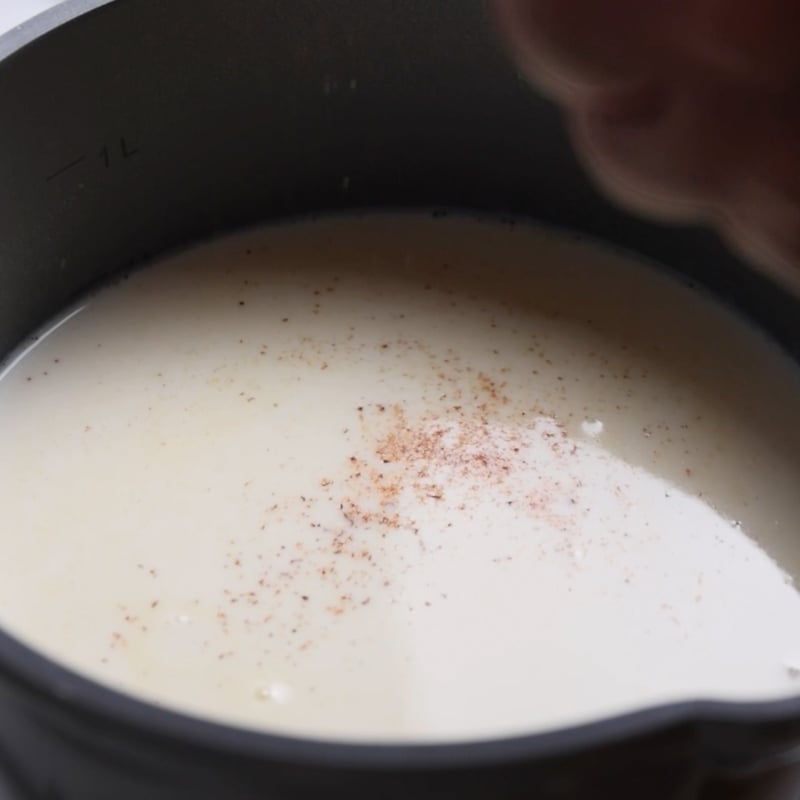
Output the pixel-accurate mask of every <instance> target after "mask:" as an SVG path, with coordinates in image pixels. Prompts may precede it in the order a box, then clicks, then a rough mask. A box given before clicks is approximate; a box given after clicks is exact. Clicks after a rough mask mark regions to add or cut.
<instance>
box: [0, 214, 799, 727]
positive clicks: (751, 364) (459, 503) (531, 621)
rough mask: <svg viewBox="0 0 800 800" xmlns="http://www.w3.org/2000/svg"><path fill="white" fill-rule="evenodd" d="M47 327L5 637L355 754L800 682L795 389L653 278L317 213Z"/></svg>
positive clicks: (635, 270)
mask: <svg viewBox="0 0 800 800" xmlns="http://www.w3.org/2000/svg"><path fill="white" fill-rule="evenodd" d="M62 323H63V324H59V325H58V326H56V327H54V328H53V329H52V330H51V331H50V332H49V333H48V334H47V335H44V336H42V337H40V338H39V340H38V341H37V343H36V346H35V347H33V348H31V349H30V350H29V351H27V352H25V354H24V355H23V356H22V357H20V358H17V359H16V360H13V361H11V362H9V363H8V365H7V368H6V370H5V372H4V373H3V376H2V379H0V443H1V444H0V546H1V547H2V552H3V557H2V559H0V623H2V625H3V626H4V627H6V628H7V630H9V631H10V632H12V633H13V634H14V635H16V636H18V637H19V638H20V639H22V640H23V641H25V642H27V643H29V644H31V645H32V646H34V647H36V648H38V649H40V650H41V651H43V652H45V653H47V654H49V655H50V656H52V657H53V658H55V659H56V660H58V661H60V662H63V663H64V664H67V665H69V666H70V667H72V668H74V669H76V670H78V671H80V672H82V673H84V674H87V675H89V676H91V677H93V678H95V679H97V680H99V681H101V682H103V683H106V684H109V685H112V686H114V687H117V688H119V689H121V690H122V691H125V692H128V693H130V694H133V695H135V696H138V697H141V698H144V699H147V700H150V701H153V702H157V703H161V704H163V705H166V706H168V707H171V708H174V709H179V710H183V711H187V712H189V713H193V714H196V715H200V716H204V717H209V718H213V719H216V720H222V721H225V722H229V723H233V724H238V725H244V726H249V727H255V728H261V729H266V730H270V731H277V732H283V733H292V734H300V735H310V736H322V737H331V738H336V739H358V740H406V741H408V740H411V741H428V740H463V739H470V738H476V737H494V736H502V735H508V734H515V733H522V732H532V731H538V730H542V729H547V728H552V727H554V726H561V725H567V724H574V723H579V722H582V721H586V720H590V719H596V718H598V717H600V716H603V715H607V714H614V713H618V712H624V711H628V710H631V709H635V708H640V707H643V706H646V705H650V704H656V703H664V702H668V701H673V700H683V699H695V698H718V699H727V700H756V699H769V698H777V697H787V696H792V695H796V694H798V693H800V593H798V591H797V590H796V588H795V587H794V585H793V583H792V581H791V579H790V578H789V574H790V573H793V574H797V573H798V571H799V570H798V567H800V534H799V533H798V520H799V519H800V492H798V486H800V426H798V419H797V417H798V415H797V408H798V398H800V377H799V376H800V372H799V371H798V370H797V368H796V367H795V365H794V364H792V363H790V362H789V361H788V360H787V359H786V358H785V357H784V356H782V355H781V354H780V353H779V352H778V351H777V350H776V349H775V348H774V347H773V346H771V345H770V344H769V343H768V342H766V340H765V339H764V338H763V337H762V336H761V335H760V334H759V333H757V332H756V331H755V330H753V329H752V328H750V327H749V326H747V325H745V324H744V323H743V322H741V321H740V320H738V319H736V318H735V317H733V316H732V315H731V314H730V313H728V312H727V311H724V310H722V309H721V308H719V307H717V306H716V305H714V304H712V303H711V302H710V301H709V300H708V299H707V298H705V297H703V296H701V295H699V294H698V293H696V292H693V291H692V290H690V289H688V288H685V287H682V286H680V285H678V283H677V282H675V281H674V280H672V279H669V278H667V277H665V276H663V275H661V274H659V273H658V272H656V271H654V270H652V269H650V268H648V267H646V266H642V265H641V264H639V263H636V262H635V261H632V260H629V259H627V258H623V257H621V256H619V255H616V254H612V253H610V252H607V251H604V250H602V249H599V248H597V247H596V246H588V245H585V244H581V243H576V242H574V241H570V240H569V239H567V238H563V237H561V236H558V235H555V234H553V233H551V232H547V231H543V230H539V229H537V228H534V227H529V226H526V225H521V224H517V225H507V224H500V223H497V222H477V221H473V220H466V219H457V218H445V219H430V218H427V217H422V216H414V215H409V216H385V217H368V218H353V219H331V220H328V221H320V222H312V223H304V224H289V225H285V226H282V227H277V228H266V229H263V230H258V231H253V232H249V233H245V234H240V235H237V236H233V237H230V238H226V239H222V240H219V241H216V242H213V243H211V244H208V245H203V246H200V247H198V248H196V249H193V250H190V251H187V252H184V253H182V254H179V255H177V256H174V257H170V258H167V259H166V260H164V261H163V262H162V263H159V264H158V265H157V266H156V267H154V268H148V269H144V270H141V271H139V272H136V273H134V274H132V275H131V276H130V277H129V278H128V279H126V280H124V281H121V282H120V283H118V284H117V285H114V286H112V287H110V288H108V289H105V290H103V291H101V292H99V293H98V294H96V295H94V296H92V297H90V298H88V299H87V300H86V301H85V303H84V304H82V305H80V306H79V307H77V308H76V309H74V310H73V313H72V316H70V317H69V319H68V320H67V321H66V322H64V321H63V320H62ZM779 564H780V566H779Z"/></svg>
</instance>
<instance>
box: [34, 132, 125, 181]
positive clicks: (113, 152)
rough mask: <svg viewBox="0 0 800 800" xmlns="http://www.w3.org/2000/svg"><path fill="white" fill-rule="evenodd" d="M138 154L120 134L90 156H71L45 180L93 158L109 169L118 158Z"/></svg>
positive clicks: (52, 179)
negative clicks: (68, 160) (112, 142)
mask: <svg viewBox="0 0 800 800" xmlns="http://www.w3.org/2000/svg"><path fill="white" fill-rule="evenodd" d="M138 154H139V148H138V147H135V146H134V145H132V144H131V143H130V142H129V140H128V139H126V138H125V137H124V136H120V137H119V141H117V142H116V143H115V144H113V145H110V144H104V145H103V147H102V148H100V151H99V152H98V153H97V154H96V156H90V155H89V154H87V153H84V154H83V155H80V156H78V157H77V158H73V159H72V161H70V162H69V163H67V164H63V165H62V166H60V167H59V168H58V169H57V170H55V171H54V172H51V173H50V174H49V175H48V176H47V178H46V179H45V180H46V181H47V182H48V183H50V181H54V180H55V179H56V178H60V177H61V176H62V175H65V174H66V173H67V172H69V171H70V170H72V169H74V168H75V167H77V166H78V165H79V164H84V163H86V162H90V161H91V160H92V159H93V158H98V159H99V160H100V161H101V163H102V164H103V166H104V167H105V169H110V168H111V167H112V166H113V165H114V163H115V162H117V161H119V160H123V161H127V160H128V159H129V158H133V156H136V155H138Z"/></svg>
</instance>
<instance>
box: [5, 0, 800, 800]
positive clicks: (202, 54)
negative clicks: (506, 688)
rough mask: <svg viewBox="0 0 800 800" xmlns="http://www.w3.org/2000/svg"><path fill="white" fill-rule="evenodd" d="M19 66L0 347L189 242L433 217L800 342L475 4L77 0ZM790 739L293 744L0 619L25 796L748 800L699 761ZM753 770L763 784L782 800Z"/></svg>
mask: <svg viewBox="0 0 800 800" xmlns="http://www.w3.org/2000/svg"><path fill="white" fill-rule="evenodd" d="M83 12H86V13H83ZM73 17H74V19H72V21H68V22H65V24H63V25H60V26H58V25H57V24H56V23H58V22H62V21H65V20H68V19H70V18H73ZM4 55H5V59H4V60H0V354H2V353H3V352H8V351H9V350H10V349H11V348H12V347H14V346H16V345H17V344H19V342H20V341H21V340H22V339H23V338H24V337H25V336H26V335H28V334H30V332H31V331H32V330H33V329H35V328H36V326H37V325H38V324H39V323H41V322H42V321H43V320H45V319H46V318H47V317H49V316H50V315H52V314H53V313H55V312H56V311H57V310H58V309H59V308H60V307H62V306H64V305H65V304H66V303H68V302H69V301H70V300H71V299H72V298H73V297H74V296H75V295H76V294H77V293H79V292H80V291H81V290H83V289H85V288H86V287H87V286H89V285H91V284H93V283H95V282H96V281H98V280H100V279H101V278H102V277H103V276H105V275H108V274H109V273H111V272H116V271H119V270H121V269H124V268H126V267H127V266H130V265H133V264H136V263H139V262H141V261H142V260H143V259H146V258H148V257H150V256H152V255H154V254H157V253H159V252H161V251H164V250H167V249H171V248H174V247H176V246H179V245H181V244H184V243H188V242H191V241H193V240H197V239H199V238H207V237H209V236H211V235H213V234H215V233H217V232H221V231H225V230H228V229H230V228H232V227H238V226H242V225H246V224H249V223H253V222H257V221H259V220H262V219H265V218H274V217H278V216H285V215H298V214H307V213H312V212H318V211H330V210H336V211H340V210H344V209H347V208H363V207H378V206H380V207H387V206H389V207H408V206H426V207H443V208H445V207H457V208H468V209H476V210H481V211H486V212H492V213H521V214H525V215H530V216H533V217H536V218H538V219H543V220H546V221H550V222H554V223H556V224H559V225H563V226H568V227H571V228H574V229H576V230H580V231H584V232H586V233H589V234H592V235H595V236H599V237H601V238H605V239H607V240H609V241H613V242H615V243H618V244H621V245H623V246H626V247H630V248H632V249H634V250H637V251H639V252H642V253H645V254H647V255H650V256H653V257H655V258H657V259H659V260H661V261H662V262H664V263H666V264H669V265H671V266H672V267H674V268H676V269H678V270H680V271H682V272H684V273H685V274H686V275H687V276H688V277H689V278H690V279H692V280H696V281H698V282H700V283H702V284H705V285H707V286H709V287H711V288H712V289H713V290H714V291H716V292H717V293H718V294H720V295H721V296H723V297H724V298H725V299H726V301H728V302H730V303H733V304H735V305H737V306H739V307H740V308H741V309H742V310H743V311H744V312H746V313H748V314H749V315H750V316H752V317H753V318H755V319H756V320H757V321H759V322H761V323H762V324H763V325H764V326H765V327H767V328H768V329H769V330H770V331H771V332H772V333H773V335H774V336H775V337H776V338H777V339H778V340H779V341H780V342H781V343H782V344H783V345H784V346H785V347H786V348H787V349H788V350H789V351H790V352H792V353H793V354H794V355H796V356H797V355H800V313H798V310H799V309H798V304H797V302H796V301H794V300H792V299H791V298H789V297H787V296H786V295H785V294H783V293H782V292H781V291H780V290H779V289H777V288H776V287H774V286H772V285H771V284H770V283H769V282H768V281H766V280H764V279H762V278H759V277H757V276H755V275H753V274H751V273H749V272H748V271H746V270H745V269H743V268H742V266H741V265H739V264H738V263H736V262H735V261H734V260H733V259H731V258H730V257H728V256H726V255H725V254H724V252H723V251H722V249H721V248H720V247H719V245H718V244H717V243H716V241H715V240H714V239H713V237H711V236H710V235H708V234H703V233H697V232H690V231H681V232H676V231H675V230H672V229H661V228H658V227H655V226H651V225H648V224H645V223H642V222H638V221H635V220H632V219H631V218H629V217H627V216H625V215H623V214H621V213H620V212H618V211H616V210H614V209H613V208H612V207H611V206H609V205H608V204H606V203H605V202H604V201H603V200H602V199H601V198H600V197H599V196H598V195H597V194H596V193H595V192H594V191H593V190H592V189H591V188H590V186H589V185H588V183H587V182H586V180H585V179H584V177H583V175H582V173H581V171H580V169H579V168H578V166H577V165H576V163H575V161H574V159H573V157H572V155H571V152H570V149H569V147H568V144H567V142H566V139H565V137H564V135H563V132H562V129H561V127H560V124H559V120H558V116H557V113H556V112H555V110H554V109H553V108H551V107H550V106H549V105H547V104H546V103H545V102H544V101H542V100H541V99H538V98H537V97H535V96H534V95H533V93H532V92H531V91H530V89H529V88H528V87H527V86H526V85H524V83H523V82H522V81H521V80H520V79H519V78H518V76H517V75H516V73H515V71H514V69H513V67H512V66H511V64H510V63H509V62H508V60H507V59H506V58H505V56H504V54H503V53H502V50H501V48H500V47H499V46H498V43H497V42H496V41H495V39H494V36H493V34H492V32H491V30H490V28H489V26H488V23H487V19H486V15H485V13H484V10H483V8H482V6H481V5H480V4H479V3H477V2H468V1H467V0H273V1H272V2H268V1H267V0H225V2H222V1H221V0H169V2H165V1H164V0H117V2H114V3H112V4H110V5H103V3H102V2H100V0H72V2H71V3H68V4H67V5H66V6H65V7H62V8H61V9H58V10H57V11H54V12H50V14H49V15H45V16H44V17H42V18H39V20H37V21H35V22H34V23H32V24H30V25H29V26H27V27H26V28H23V29H22V30H20V31H14V32H12V33H11V34H9V35H7V36H6V37H5V38H3V39H0V59H2V58H3V56H4ZM0 446H2V445H1V444H0ZM99 567H100V568H102V565H99ZM799 745H800V698H798V699H796V700H794V701H788V702H781V703H761V704H751V705H731V704H711V703H702V702H697V703H687V704H682V705H673V706H669V707H665V708H660V709H650V710H644V711H642V712H641V713H638V714H635V715H629V716H626V717H622V718H617V719H613V720H608V721H606V722H602V723H599V724H595V725H591V726H584V727H582V728H577V729H573V730H567V731H557V732H554V733H552V734H547V735H542V736H531V737H525V738H520V739H514V740H509V741H502V742H493V743H475V744H471V745H464V746H454V747H405V748H400V747H375V746H373V747H367V746H364V747H358V746H340V745H333V744H323V743H317V742H309V741H293V740H290V739H284V738H279V737H269V736H265V735H258V734H254V733H248V732H245V731H237V730H233V729H227V728H224V727H221V726H216V725H212V724H209V723H202V722H199V721H196V720H191V719H189V718H186V717H182V716H179V715H174V714H169V713H167V712H164V711H158V710H156V709H154V708H152V707H149V706H146V705H144V704H141V703H137V702H135V701H133V700H130V699H127V698H124V697H122V696H120V695H116V694H114V693H112V692H110V691H107V690H104V689H101V688H100V687H98V686H95V685H93V684H91V683H89V682H88V681H84V680H82V679H80V678H78V677H77V676H73V675H71V674H69V673H67V672H66V671H65V670H62V669H60V668H59V667H57V666H56V665H54V664H51V663H49V662H47V661H45V660H44V659H42V658H40V657H38V656H36V655H34V654H33V653H31V652H30V651H28V650H26V649H25V648H24V647H22V646H21V645H19V644H18V643H16V642H14V641H13V640H11V639H10V638H8V637H6V636H4V635H2V634H0V769H2V770H3V771H4V773H5V774H6V776H7V778H8V780H10V781H11V782H12V783H13V784H14V785H16V786H17V787H18V789H19V791H20V796H21V797H41V798H51V799H53V798H69V799H70V800H92V799H93V798H98V799H102V800H105V799H106V798H115V800H127V799H128V798H131V800H133V798H136V800H140V799H141V798H147V799H148V800H160V799H161V798H184V797H185V798H193V799H194V800H206V798H208V800H211V799H212V798H214V800H216V799H217V798H232V799H235V800H238V799H240V798H263V799H264V800H273V799H274V800H295V799H296V798H297V799H299V798H317V797H323V796H327V797H352V798H355V799H356V800H359V798H373V797H376V798H377V797H383V798H387V800H391V799H393V798H397V800H400V798H402V799H403V800H406V798H415V800H424V798H449V797H453V798H460V800H477V799H478V798H481V799H482V800H483V799H484V798H485V799H486V800H488V799H489V798H493V799H494V798H497V799H498V800H502V798H553V799H555V798H563V799H566V798H614V799H615V800H625V798H637V800H638V799H639V798H653V799H655V800H657V799H658V798H675V800H683V799H684V798H694V797H698V796H700V795H699V794H698V792H700V791H701V788H700V787H701V786H705V787H706V788H705V790H703V791H705V792H711V791H715V792H722V794H713V795H712V794H704V795H703V796H704V797H709V798H710V797H712V796H713V797H724V796H733V795H729V794H727V792H728V790H727V789H721V788H719V787H718V788H717V789H716V790H712V789H710V788H709V784H708V782H707V776H708V775H709V774H710V773H715V774H719V773H725V774H731V775H734V776H738V775H739V774H740V773H741V772H742V771H745V772H747V771H749V772H751V773H753V772H755V774H756V775H759V776H760V775H762V774H766V772H765V771H767V772H768V771H769V770H768V768H769V767H771V766H774V765H775V764H777V763H782V762H785V761H787V760H788V761H791V759H792V755H791V751H792V750H793V749H796V748H797V747H798V746H799ZM753 780H755V781H756V782H755V784H753V786H754V787H755V788H754V789H753V791H755V792H756V793H755V794H754V795H753V797H758V798H759V799H760V800H761V798H763V799H764V800H766V798H767V797H769V796H775V797H783V796H787V797H791V795H784V794H778V793H776V794H774V795H770V789H769V788H768V785H767V783H765V782H764V780H763V778H762V777H757V778H755V779H753ZM738 785H739V786H740V788H743V787H744V784H738ZM779 790H780V792H786V791H789V790H787V789H786V786H785V785H784V786H783V788H782V789H780V787H779V789H776V790H775V791H776V792H778V791H779ZM742 796H743V795H742Z"/></svg>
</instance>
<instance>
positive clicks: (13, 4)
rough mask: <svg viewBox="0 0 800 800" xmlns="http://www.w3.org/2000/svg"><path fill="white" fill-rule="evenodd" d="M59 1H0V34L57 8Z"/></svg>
mask: <svg viewBox="0 0 800 800" xmlns="http://www.w3.org/2000/svg"><path fill="white" fill-rule="evenodd" d="M60 1H61V0H0V33H5V32H6V31H8V30H11V28H13V27H15V26H16V25H19V24H20V23H22V22H25V20H26V19H30V18H31V17H33V16H35V15H36V14H39V13H40V12H42V11H45V10H46V9H48V8H51V7H52V6H57V5H58V4H59V2H60Z"/></svg>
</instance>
